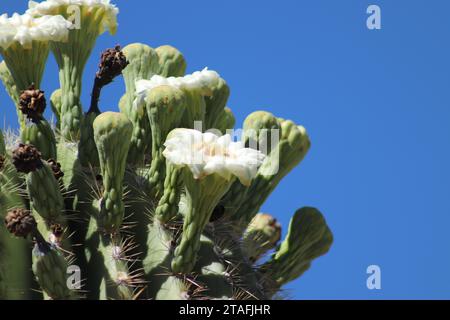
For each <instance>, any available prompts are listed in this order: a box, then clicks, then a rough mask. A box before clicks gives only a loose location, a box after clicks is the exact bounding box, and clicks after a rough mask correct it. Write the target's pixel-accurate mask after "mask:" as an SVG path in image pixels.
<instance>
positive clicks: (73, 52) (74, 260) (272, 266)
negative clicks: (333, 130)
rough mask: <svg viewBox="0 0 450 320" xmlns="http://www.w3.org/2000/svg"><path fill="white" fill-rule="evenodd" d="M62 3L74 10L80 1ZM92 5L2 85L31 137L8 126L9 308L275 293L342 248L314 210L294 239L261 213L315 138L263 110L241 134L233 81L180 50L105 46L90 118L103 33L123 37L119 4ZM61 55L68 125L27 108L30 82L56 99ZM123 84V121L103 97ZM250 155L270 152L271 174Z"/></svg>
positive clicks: (10, 66)
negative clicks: (92, 66) (90, 82)
mask: <svg viewBox="0 0 450 320" xmlns="http://www.w3.org/2000/svg"><path fill="white" fill-rule="evenodd" d="M30 5H31V6H33V4H30ZM48 8H50V9H48ZM48 8H47V9H46V10H47V11H46V12H45V14H50V15H62V16H63V17H65V18H66V19H68V18H69V16H70V12H67V9H68V7H67V5H66V4H59V5H56V6H51V7H48ZM80 9H81V10H80V28H74V29H71V30H70V31H69V35H68V38H67V41H61V42H55V41H33V42H31V44H30V46H31V49H30V46H28V47H27V48H24V47H22V46H21V45H20V44H19V43H18V42H13V43H12V44H11V45H10V46H9V47H8V48H7V49H4V48H3V47H1V48H0V55H2V57H3V59H4V61H3V62H1V63H0V80H1V82H2V83H3V85H4V87H5V89H6V91H7V93H8V95H9V97H10V98H11V100H12V102H13V103H14V106H15V109H16V112H17V116H18V123H19V128H18V132H15V131H14V130H10V129H9V130H8V131H6V129H5V131H4V130H0V222H1V224H0V261H1V263H0V299H62V300H72V299H92V300H97V299H100V300H109V299H114V300H129V299H156V300H168V299H181V300H196V299H225V300H240V299H271V298H273V297H274V296H276V295H277V292H279V290H281V289H282V287H283V286H284V285H286V284H287V283H288V282H290V281H293V280H295V279H297V278H299V277H301V276H302V274H303V273H304V272H306V271H307V270H308V269H309V268H310V267H311V265H312V262H313V260H314V259H316V258H318V257H320V256H322V255H324V254H325V253H326V252H328V250H329V249H330V247H331V244H332V242H333V235H332V233H331V231H330V229H329V227H328V225H327V223H326V221H325V218H324V217H323V215H322V214H321V213H320V212H319V211H318V210H317V209H315V208H312V207H304V208H302V209H299V210H297V211H296V212H295V214H294V215H293V217H292V219H291V222H290V224H289V227H288V230H287V231H288V232H287V235H286V237H285V238H284V239H283V240H282V241H281V243H279V242H280V238H281V234H282V232H281V231H282V230H281V225H280V224H279V223H278V222H277V219H276V216H274V215H271V214H269V213H261V212H260V210H261V208H262V206H263V204H264V203H265V201H266V200H267V199H268V198H269V196H270V194H271V193H272V192H273V191H274V190H275V188H276V187H277V185H278V184H279V183H280V182H281V181H282V180H283V178H284V177H285V176H286V175H288V174H289V173H290V172H291V171H292V170H293V169H294V168H296V167H297V166H298V165H299V164H300V163H301V162H302V160H303V159H304V158H305V156H306V155H307V153H308V151H309V149H310V146H311V142H310V139H309V135H308V134H307V132H306V129H305V128H304V127H302V126H301V125H299V124H296V123H295V122H294V121H292V120H286V119H283V118H279V117H278V115H275V114H272V113H270V112H268V111H263V110H258V111H255V112H253V113H251V114H250V115H248V116H247V118H246V119H245V121H244V123H243V124H242V129H243V130H242V135H241V137H238V136H237V135H236V132H235V131H230V130H232V129H234V128H235V125H236V118H235V116H234V114H233V112H232V110H231V108H230V107H229V106H228V104H227V103H228V99H229V97H230V94H231V89H230V86H229V84H228V83H227V82H226V81H225V79H223V78H221V77H220V76H219V75H218V73H216V72H215V71H211V70H207V69H204V70H202V71H199V72H194V73H192V74H187V75H186V74H185V73H186V68H187V62H186V60H185V57H184V56H183V54H182V53H181V51H179V50H178V49H177V48H174V47H172V46H170V45H162V46H159V47H151V46H148V45H147V44H144V43H131V44H128V45H126V46H125V47H123V48H122V49H120V47H119V46H116V47H115V48H114V49H108V50H106V51H104V52H103V53H102V55H101V60H100V64H99V71H98V72H94V71H92V70H89V72H91V75H95V77H94V87H93V89H92V92H93V93H95V94H92V99H91V104H90V108H88V110H83V108H82V104H83V103H84V102H83V103H82V84H83V83H82V80H83V77H84V71H85V66H86V62H87V61H88V59H89V57H90V55H91V53H92V50H93V48H94V46H95V44H96V40H97V38H98V37H99V36H100V35H101V34H103V33H104V31H106V29H109V31H110V33H111V34H114V33H115V31H116V27H117V24H116V15H117V10H116V8H115V6H113V5H111V4H109V2H108V3H107V2H102V3H101V4H100V3H98V4H97V3H96V4H90V3H88V2H85V3H84V4H83V5H81V6H80ZM39 14H44V13H36V15H39ZM0 37H1V36H0ZM50 53H51V54H53V56H54V57H55V60H56V62H57V65H58V69H59V74H58V76H59V86H58V88H56V90H55V91H53V93H52V94H51V95H50V97H49V102H50V103H49V104H50V106H51V111H52V112H53V114H54V117H53V120H54V121H50V120H47V119H45V117H44V115H43V108H44V107H45V106H44V105H43V99H42V100H39V103H36V104H34V101H32V102H28V100H27V97H28V96H30V97H33V92H32V91H31V92H30V91H28V90H30V89H29V88H30V85H31V84H34V85H35V88H36V90H35V91H38V96H39V99H41V98H42V96H43V92H42V91H40V90H37V88H39V87H40V85H41V80H42V76H43V72H44V69H45V65H46V61H47V57H48V55H49V54H50ZM108 54H109V55H108ZM125 58H126V60H125ZM119 60H120V61H119ZM119 67H120V69H119ZM120 75H122V76H123V82H124V89H125V90H124V92H123V95H122V96H121V99H120V101H119V102H118V109H119V112H112V111H107V112H102V111H101V109H103V106H102V108H100V106H99V105H98V104H99V101H100V102H101V101H103V100H102V99H99V98H100V96H101V88H103V87H104V86H106V85H108V84H109V83H110V82H111V81H112V80H113V79H115V78H116V77H119V76H120ZM55 76H56V75H55ZM102 77H103V78H102ZM25 90H27V91H25ZM2 106H3V104H2ZM11 111H12V110H11ZM8 112H9V111H8ZM22 112H23V113H22ZM10 125H11V126H16V125H17V124H10ZM193 129H194V130H193ZM225 134H230V136H231V138H230V137H229V136H224V135H225ZM200 136H201V137H202V139H203V140H202V141H193V142H191V141H189V142H188V140H187V139H188V138H190V137H200ZM221 136H223V138H220V137H221ZM235 138H238V139H240V141H239V142H236V141H235ZM183 139H184V140H183ZM252 149H257V150H258V151H260V152H256V151H255V150H252ZM180 150H181V151H180ZM191 151H192V155H194V157H192V158H191V157H190V156H191V155H190V152H191ZM238 152H241V153H238ZM236 155H238V156H236ZM197 156H201V157H200V158H199V157H197ZM249 157H254V158H255V159H253V160H256V157H261V158H258V159H257V163H258V166H253V164H250V161H249V159H248V158H249ZM198 160H200V162H198V163H196V162H192V161H198ZM240 179H241V180H240ZM241 181H243V182H242V183H241ZM243 183H245V185H244V184H243ZM3 221H5V223H3ZM30 221H31V222H30ZM264 257H265V258H264ZM70 270H75V272H79V273H80V274H77V273H76V274H74V275H72V274H71V273H70ZM77 279H78V280H77ZM74 281H75V282H74ZM77 281H78V282H77Z"/></svg>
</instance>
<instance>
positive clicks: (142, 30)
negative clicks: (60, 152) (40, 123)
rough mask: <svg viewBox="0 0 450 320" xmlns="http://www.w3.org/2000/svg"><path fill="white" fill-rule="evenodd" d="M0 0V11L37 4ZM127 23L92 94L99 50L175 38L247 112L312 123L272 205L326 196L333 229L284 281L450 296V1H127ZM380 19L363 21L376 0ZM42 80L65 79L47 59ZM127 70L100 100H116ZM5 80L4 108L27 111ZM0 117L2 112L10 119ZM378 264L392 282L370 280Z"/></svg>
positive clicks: (337, 294)
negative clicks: (308, 264) (378, 285)
mask: <svg viewBox="0 0 450 320" xmlns="http://www.w3.org/2000/svg"><path fill="white" fill-rule="evenodd" d="M26 2H27V1H24V0H2V1H1V2H0V12H8V13H12V12H14V11H22V10H24V9H25V7H26ZM115 3H117V4H118V6H119V7H120V10H121V12H120V15H119V22H120V26H119V31H118V34H117V35H116V36H114V37H111V36H109V35H106V34H105V35H103V36H102V37H101V38H100V39H99V41H98V43H97V47H96V48H95V51H94V55H93V56H92V58H91V60H90V61H89V65H88V66H87V70H86V71H87V72H86V73H85V82H84V83H85V85H86V86H85V87H84V89H85V90H84V98H83V101H84V104H85V105H86V104H87V103H88V101H89V92H88V91H89V90H90V87H91V84H92V78H93V76H94V72H95V70H96V65H97V63H98V56H99V54H100V52H101V50H102V49H104V48H107V47H111V46H113V45H115V44H117V43H119V44H121V45H126V44H128V43H131V42H145V43H147V44H149V45H151V46H154V47H157V46H159V45H162V44H171V45H173V46H176V47H177V48H179V49H180V50H181V51H182V52H183V53H184V54H185V57H186V58H187V61H188V71H189V72H193V71H195V70H199V69H202V68H203V67H205V66H208V67H209V68H211V69H214V70H217V71H218V72H220V74H221V75H222V76H223V77H224V78H225V79H226V80H227V81H228V83H229V84H230V85H231V88H232V95H231V99H230V101H229V105H230V107H231V108H232V109H233V111H234V112H235V114H236V117H237V119H238V122H237V123H238V125H239V126H240V124H241V123H242V121H243V119H244V118H245V116H246V115H247V114H248V113H250V112H252V111H255V110H259V109H265V110H268V111H271V112H273V113H275V114H276V115H277V116H280V117H283V118H290V119H292V120H294V121H296V122H297V123H299V124H302V125H304V126H305V127H306V128H307V130H308V131H309V133H310V136H311V139H312V149H311V151H310V153H309V155H308V156H307V158H306V159H305V160H304V162H303V163H302V164H301V165H300V166H299V167H298V168H296V169H295V170H294V171H293V172H292V173H291V174H290V175H289V176H288V177H287V178H285V179H284V180H283V181H282V183H281V184H280V185H279V187H278V189H277V190H276V191H275V192H274V193H273V195H272V196H271V197H270V199H269V200H268V202H267V203H266V204H265V205H264V207H263V209H264V211H266V212H269V213H272V214H274V215H276V216H277V217H278V218H279V219H280V220H281V222H282V223H283V225H284V226H287V224H288V221H289V217H290V215H291V214H292V213H293V212H294V211H295V210H296V209H297V208H299V207H301V206H305V205H309V206H316V207H318V208H320V210H321V211H322V212H323V213H324V214H325V216H326V218H327V220H328V222H329V224H330V227H331V228H332V230H333V232H334V235H335V243H334V246H333V247H332V249H331V251H330V253H329V254H328V255H326V256H324V257H322V258H320V259H319V260H316V261H315V262H314V264H313V267H312V268H311V269H310V271H308V272H307V273H306V274H305V275H304V276H303V277H302V278H301V279H299V280H297V281H295V282H294V283H292V284H290V285H289V286H287V288H286V293H287V294H288V295H289V296H290V297H291V298H295V299H311V298H327V299H328V298H338V299H346V298H356V299H360V298H367V299H378V298H386V299H392V298H412V299H416V298H439V299H441V298H447V299H449V298H450V18H449V16H450V2H449V1H446V0H441V1H439V0H434V1H406V0H397V1H387V0H386V1H381V0H372V1H363V0H341V1H337V0H328V1H326V0H304V1H298V0H292V1H283V0H280V1H273V0H272V1H264V0H258V1H242V0H240V1H238V0H228V1H207V0H201V1H199V0H192V1H181V0H177V1H175V0H173V1H163V0H151V1H148V0H145V1H144V0H142V1H138V0H127V1H123V0H122V1H121V0H116V1H115ZM369 4H377V5H379V6H380V7H381V10H382V29H381V30H377V31H369V30H368V29H367V28H366V17H367V15H366V8H367V7H368V5H369ZM43 83H44V85H43V89H44V90H46V91H47V93H48V94H50V93H51V92H52V91H53V90H54V89H56V88H57V87H58V82H57V72H56V65H55V62H54V60H53V58H51V59H50V61H49V63H48V67H47V70H46V74H45V79H44V82H43ZM122 92H123V83H122V80H119V81H117V82H116V83H115V84H113V85H111V86H110V87H108V88H107V89H106V90H105V92H104V94H103V97H102V100H101V107H102V110H117V102H118V99H119V98H120V96H121V95H122ZM13 110H14V109H13V106H12V103H11V102H10V101H9V98H8V97H7V95H6V94H5V92H4V90H0V116H1V118H2V119H3V118H4V117H6V121H7V123H14V124H15V123H16V122H15V121H16V120H15V111H13ZM2 125H3V121H2ZM371 264H377V265H379V266H380V267H381V271H382V289H381V290H379V291H376V290H375V291H371V290H368V289H367V288H366V278H367V275H366V268H367V266H368V265H371Z"/></svg>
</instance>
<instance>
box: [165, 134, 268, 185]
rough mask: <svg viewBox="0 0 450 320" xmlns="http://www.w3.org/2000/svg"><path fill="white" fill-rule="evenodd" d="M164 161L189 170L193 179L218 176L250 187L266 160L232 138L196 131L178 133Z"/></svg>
mask: <svg viewBox="0 0 450 320" xmlns="http://www.w3.org/2000/svg"><path fill="white" fill-rule="evenodd" d="M164 146H165V147H166V148H165V150H164V151H163V155H164V157H166V159H167V160H168V161H169V162H170V163H172V164H174V165H177V166H187V167H188V168H189V169H190V170H191V172H192V174H193V176H194V178H196V179H200V178H202V177H204V176H207V175H210V174H218V175H220V176H221V177H223V178H224V179H227V180H230V179H231V177H232V176H236V177H238V178H239V180H240V181H241V183H243V184H244V185H249V184H250V182H251V180H252V179H253V178H254V177H255V176H256V173H257V170H258V167H259V166H260V165H261V163H262V161H263V160H264V157H265V156H264V154H262V153H261V152H259V151H257V150H254V149H249V148H245V147H244V145H243V144H242V143H241V142H233V141H232V139H231V136H230V135H224V136H221V137H219V136H217V135H215V134H213V133H211V132H207V133H201V132H200V131H197V130H193V129H176V130H174V131H172V132H171V133H170V135H169V137H168V139H167V140H166V142H165V143H164Z"/></svg>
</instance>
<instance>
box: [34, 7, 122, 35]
mask: <svg viewBox="0 0 450 320" xmlns="http://www.w3.org/2000/svg"><path fill="white" fill-rule="evenodd" d="M71 5H74V6H86V7H104V9H105V14H104V16H103V20H102V22H101V23H102V30H101V33H103V32H104V31H106V30H109V31H110V32H111V33H115V30H116V29H117V15H118V14H119V9H118V8H117V7H116V6H115V5H114V4H111V1H110V0H46V1H43V2H35V1H29V2H28V8H29V9H28V10H27V11H26V13H28V14H30V15H33V16H42V15H51V14H54V12H55V11H57V9H58V8H59V7H60V6H71Z"/></svg>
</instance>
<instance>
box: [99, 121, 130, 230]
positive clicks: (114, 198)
mask: <svg viewBox="0 0 450 320" xmlns="http://www.w3.org/2000/svg"><path fill="white" fill-rule="evenodd" d="M93 127H94V139H95V143H96V145H97V149H98V155H99V160H100V168H101V172H102V176H103V185H104V192H103V197H102V201H101V212H100V217H99V227H100V228H102V229H103V230H105V231H107V232H110V233H116V232H117V231H118V230H119V228H120V226H121V225H122V221H123V218H124V205H123V201H122V197H123V185H122V183H123V177H124V174H125V166H126V159H127V154H128V148H129V143H128V141H129V140H130V138H131V133H132V130H133V125H132V124H131V122H130V121H129V120H128V119H127V117H126V116H124V115H123V114H120V113H116V112H105V113H103V114H101V115H99V116H98V117H97V118H96V119H95V121H94V124H93Z"/></svg>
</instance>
